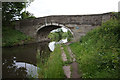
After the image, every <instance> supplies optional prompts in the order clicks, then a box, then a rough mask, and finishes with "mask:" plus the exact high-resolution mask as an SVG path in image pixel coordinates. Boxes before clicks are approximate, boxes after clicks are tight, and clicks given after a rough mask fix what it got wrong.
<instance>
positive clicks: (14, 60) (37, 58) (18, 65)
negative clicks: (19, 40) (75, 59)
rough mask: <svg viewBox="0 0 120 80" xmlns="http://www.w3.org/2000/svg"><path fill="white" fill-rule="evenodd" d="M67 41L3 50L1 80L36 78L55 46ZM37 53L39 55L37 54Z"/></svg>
mask: <svg viewBox="0 0 120 80" xmlns="http://www.w3.org/2000/svg"><path fill="white" fill-rule="evenodd" d="M66 42H67V39H62V40H60V41H59V42H40V43H34V44H27V45H22V46H14V47H10V48H3V49H2V50H3V52H2V78H33V77H35V78H38V71H40V69H41V68H42V67H41V66H38V65H44V63H45V62H47V59H48V58H49V56H50V53H51V52H52V51H54V49H55V44H61V43H66ZM38 53H39V54H38Z"/></svg>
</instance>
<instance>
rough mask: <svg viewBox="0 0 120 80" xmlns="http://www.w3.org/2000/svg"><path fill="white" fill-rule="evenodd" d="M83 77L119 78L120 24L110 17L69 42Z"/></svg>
mask: <svg viewBox="0 0 120 80" xmlns="http://www.w3.org/2000/svg"><path fill="white" fill-rule="evenodd" d="M70 47H71V49H72V51H73V53H74V54H75V55H76V59H77V62H78V63H79V72H81V73H82V77H83V78H120V24H119V20H117V19H111V20H109V21H107V22H105V23H103V24H102V26H100V27H98V28H96V29H94V30H92V31H90V32H88V33H87V34H86V35H85V36H84V37H82V38H81V40H80V42H76V43H72V44H70Z"/></svg>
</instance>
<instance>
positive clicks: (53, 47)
mask: <svg viewBox="0 0 120 80" xmlns="http://www.w3.org/2000/svg"><path fill="white" fill-rule="evenodd" d="M67 42H68V40H67V38H66V39H62V40H60V41H59V42H55V41H53V42H50V43H49V45H48V46H49V48H50V50H51V51H54V49H55V44H62V43H67Z"/></svg>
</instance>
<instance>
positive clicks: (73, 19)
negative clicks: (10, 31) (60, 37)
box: [15, 13, 112, 41]
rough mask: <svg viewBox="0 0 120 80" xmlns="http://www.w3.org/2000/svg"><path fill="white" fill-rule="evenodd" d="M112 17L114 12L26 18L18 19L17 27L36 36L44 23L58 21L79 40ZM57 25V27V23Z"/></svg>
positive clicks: (75, 39)
mask: <svg viewBox="0 0 120 80" xmlns="http://www.w3.org/2000/svg"><path fill="white" fill-rule="evenodd" d="M111 17H112V13H105V14H94V15H55V16H46V17H40V18H35V19H25V20H21V21H16V26H15V28H16V29H17V30H20V31H21V32H23V33H25V34H27V35H29V36H32V37H34V38H35V37H36V35H37V30H38V28H40V27H41V26H42V25H47V24H53V23H57V24H58V25H59V24H62V25H64V26H65V27H67V28H69V29H70V30H71V31H72V32H73V33H74V35H73V36H74V41H78V40H79V39H80V37H81V36H83V35H85V34H86V33H87V32H88V31H90V30H92V29H93V28H95V27H97V26H100V25H101V24H102V22H105V21H107V20H109V19H110V18H111ZM55 26H56V27H57V25H55ZM46 27H47V26H46ZM58 27H60V26H58ZM61 27H62V26H61ZM48 32H49V31H48Z"/></svg>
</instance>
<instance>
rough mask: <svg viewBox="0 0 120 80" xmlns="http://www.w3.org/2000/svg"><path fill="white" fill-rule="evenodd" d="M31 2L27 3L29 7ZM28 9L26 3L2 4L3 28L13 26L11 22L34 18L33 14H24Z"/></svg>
mask: <svg viewBox="0 0 120 80" xmlns="http://www.w3.org/2000/svg"><path fill="white" fill-rule="evenodd" d="M30 3H31V1H29V2H28V3H27V6H29V4H30ZM25 8H26V3H25V2H3V3H2V23H3V26H7V25H11V21H14V20H16V19H19V20H20V19H25V18H28V17H31V16H32V17H34V16H33V14H31V13H29V12H26V11H24V12H22V10H23V9H25Z"/></svg>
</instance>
